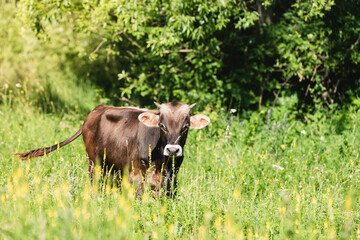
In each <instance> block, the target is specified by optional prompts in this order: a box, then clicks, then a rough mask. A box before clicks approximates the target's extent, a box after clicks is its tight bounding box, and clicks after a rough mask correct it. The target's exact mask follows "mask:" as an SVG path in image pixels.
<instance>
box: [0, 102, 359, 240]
mask: <svg viewBox="0 0 360 240" xmlns="http://www.w3.org/2000/svg"><path fill="white" fill-rule="evenodd" d="M287 110H288V109H286V108H281V107H278V108H271V109H270V108H269V110H267V111H265V109H264V110H262V111H259V112H255V113H252V114H251V115H250V116H249V117H247V118H245V117H233V119H232V122H231V124H230V123H229V119H230V117H231V114H226V113H223V112H222V111H221V110H217V111H209V112H208V115H209V116H210V118H211V120H212V123H211V124H210V125H209V126H208V127H207V129H203V130H199V131H196V130H192V131H191V133H190V135H189V137H188V141H187V145H186V148H185V160H184V163H183V165H182V167H181V170H180V173H179V187H178V195H177V197H176V199H175V200H171V199H167V198H166V197H161V198H158V199H154V198H152V197H150V194H149V192H145V193H144V195H143V197H142V199H141V200H140V199H136V198H135V197H134V192H135V189H134V188H133V186H131V185H130V184H129V183H128V181H127V179H126V178H125V179H124V180H123V184H122V186H121V189H117V188H111V187H110V186H106V187H104V190H99V189H98V185H96V184H93V185H92V184H91V183H90V180H89V177H88V173H87V163H86V157H85V151H84V146H83V143H82V139H77V140H76V141H74V142H73V143H71V144H69V145H67V146H65V147H63V148H61V149H60V150H59V151H55V152H53V153H51V154H49V155H48V156H45V157H39V158H35V159H31V160H30V161H20V160H19V159H17V158H16V157H15V156H13V155H11V153H13V152H19V151H20V152H21V151H25V150H30V149H33V148H37V147H41V146H47V145H50V144H54V143H57V142H59V141H61V140H63V139H66V138H67V137H69V136H70V135H71V134H73V133H74V132H75V131H77V129H78V128H79V127H80V126H81V120H79V119H81V117H83V116H81V117H80V116H76V113H70V114H63V116H62V117H59V116H57V114H56V113H54V114H45V113H42V112H38V111H37V110H36V109H35V108H33V107H29V106H26V105H17V106H12V107H10V106H6V105H4V106H1V108H0V121H1V122H2V127H1V134H0V142H1V144H0V146H1V150H0V153H1V155H0V157H1V161H0V201H1V208H0V236H1V238H2V239H101V238H106V239H110V238H117V239H189V238H190V239H209V238H217V239H242V238H246V239H286V238H289V239H356V238H359V237H360V225H359V224H360V221H359V220H360V211H359V208H358V206H359V192H360V191H359V190H360V169H359V139H360V132H359V127H358V124H359V122H360V112H359V111H358V110H356V109H355V108H352V109H350V110H349V111H347V112H344V113H343V115H342V116H341V117H340V116H339V115H336V114H335V115H330V114H329V115H328V116H327V117H319V116H324V115H323V114H321V115H320V114H319V115H317V114H314V115H309V116H308V122H304V121H301V120H297V119H295V118H293V117H292V115H291V113H290V111H287ZM74 115H75V116H74Z"/></svg>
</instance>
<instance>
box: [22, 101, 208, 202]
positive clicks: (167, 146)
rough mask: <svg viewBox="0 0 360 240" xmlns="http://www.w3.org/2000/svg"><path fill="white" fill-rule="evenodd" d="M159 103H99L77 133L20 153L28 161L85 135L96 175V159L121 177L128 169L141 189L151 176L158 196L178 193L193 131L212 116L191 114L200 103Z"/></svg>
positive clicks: (90, 163)
mask: <svg viewBox="0 0 360 240" xmlns="http://www.w3.org/2000/svg"><path fill="white" fill-rule="evenodd" d="M155 104H156V106H157V107H158V108H159V110H146V109H138V108H130V107H111V106H103V105H100V106H98V107H96V108H95V109H94V110H93V111H92V112H90V114H89V115H88V117H87V118H86V120H85V122H84V124H83V126H82V127H81V128H80V129H79V130H78V131H77V132H76V133H75V134H74V135H73V136H72V137H70V138H68V139H66V140H65V141H63V142H61V143H60V144H57V145H53V146H51V147H46V148H39V149H35V150H31V151H28V152H26V153H17V155H19V157H20V158H21V159H23V160H26V159H29V158H33V157H38V156H43V155H44V154H45V153H46V154H48V153H50V152H52V151H54V150H56V149H58V148H59V147H63V146H64V145H66V144H68V143H70V142H72V141H73V140H75V139H76V138H77V137H79V136H80V135H82V136H83V140H84V143H85V149H86V154H87V157H88V164H89V173H90V176H91V177H92V176H93V173H94V166H95V163H97V162H100V163H101V164H102V166H104V167H105V168H107V169H112V172H113V173H115V175H121V176H122V175H123V174H124V172H125V171H128V174H129V180H130V182H132V183H136V182H138V183H139V187H138V194H140V193H141V192H142V190H143V182H144V181H146V182H148V183H149V184H150V186H151V189H152V191H153V195H154V196H158V194H159V192H160V189H162V188H165V190H166V192H167V194H168V195H169V196H173V195H174V189H175V188H176V183H177V180H176V177H177V173H178V171H179V168H180V166H181V163H182V161H183V158H184V155H183V153H184V145H185V142H186V138H187V133H188V130H189V128H195V129H200V128H203V127H205V126H207V125H208V124H209V123H210V119H209V118H208V117H207V116H205V115H203V114H196V115H194V116H191V115H190V110H191V108H193V107H194V106H195V104H192V105H187V104H184V103H180V102H170V103H166V104H158V103H155ZM150 150H151V152H150ZM171 183H172V184H171Z"/></svg>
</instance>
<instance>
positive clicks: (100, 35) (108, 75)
mask: <svg viewBox="0 0 360 240" xmlns="http://www.w3.org/2000/svg"><path fill="white" fill-rule="evenodd" d="M359 7H360V6H359V2H358V1H335V0H316V1H268V0H267V1H240V2H239V1H232V0H226V1H212V2H208V1H187V0H186V1H180V0H176V1H152V0H150V1H129V0H126V1H105V2H99V1H85V2H83V1H60V0H55V1H54V0H51V1H48V0H44V1H30V0H23V1H20V4H19V6H18V10H19V15H20V16H21V17H22V19H23V20H24V21H25V22H26V23H28V24H29V25H30V26H31V27H32V28H33V29H34V30H35V31H36V32H37V34H38V36H39V37H40V38H46V39H47V38H48V37H50V38H53V37H55V36H56V33H53V32H51V29H52V27H53V23H54V22H58V23H59V24H63V25H64V24H65V26H64V27H66V28H72V27H73V28H75V29H76V30H77V31H78V32H79V33H81V34H87V36H88V38H89V40H90V41H91V42H92V43H91V44H89V45H88V46H87V47H88V48H87V50H86V51H85V52H86V54H87V56H88V57H89V60H90V61H95V62H96V64H94V62H93V63H91V62H90V63H89V62H86V61H88V60H87V59H86V58H83V59H79V60H80V61H79V62H80V63H81V62H82V61H85V62H86V63H84V62H83V63H81V64H84V65H85V66H88V67H89V70H88V76H89V78H90V79H91V81H92V82H93V83H94V84H96V85H98V86H99V87H100V88H102V89H104V90H105V92H104V93H105V95H106V97H107V98H110V99H112V100H114V98H116V97H117V98H119V97H127V98H130V99H132V100H133V101H135V102H137V103H139V104H140V105H142V106H144V105H149V104H150V103H151V102H152V100H157V101H160V102H165V101H169V100H174V99H177V100H180V101H187V102H198V103H199V105H200V107H205V106H206V105H207V104H209V103H211V104H213V105H214V106H216V107H219V106H221V105H223V106H224V105H225V106H228V107H235V108H246V109H248V108H249V107H252V108H253V107H260V106H262V105H263V104H264V103H270V104H271V103H273V105H274V104H275V103H276V101H277V98H278V96H279V94H280V93H281V94H283V95H288V96H290V95H293V94H294V93H296V94H297V95H298V97H299V100H300V102H299V105H302V104H304V103H305V104H309V103H314V102H318V103H321V104H323V105H327V106H328V107H329V108H331V107H332V105H333V104H334V103H337V102H344V101H345V102H346V99H347V97H348V96H357V94H358V91H359V76H360V75H359V68H357V67H356V66H357V64H358V63H359V61H360V60H359V59H360V58H359V56H360V53H359V47H358V46H359V45H358V44H359V34H360V25H359V23H360V16H359V13H358V11H357V9H358V8H359ZM95 43H96V44H95ZM77 63H78V61H77V62H76V63H75V64H77ZM94 65H95V66H96V67H94ZM114 96H115V97H114ZM310 106H311V104H310Z"/></svg>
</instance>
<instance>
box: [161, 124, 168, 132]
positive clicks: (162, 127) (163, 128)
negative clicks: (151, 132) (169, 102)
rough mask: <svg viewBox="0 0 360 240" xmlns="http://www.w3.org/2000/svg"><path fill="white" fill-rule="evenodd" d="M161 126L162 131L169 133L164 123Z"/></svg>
mask: <svg viewBox="0 0 360 240" xmlns="http://www.w3.org/2000/svg"><path fill="white" fill-rule="evenodd" d="M159 126H160V128H161V130H163V131H164V132H166V131H167V129H166V127H165V125H164V124H163V123H160V124H159Z"/></svg>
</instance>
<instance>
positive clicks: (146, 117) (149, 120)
mask: <svg viewBox="0 0 360 240" xmlns="http://www.w3.org/2000/svg"><path fill="white" fill-rule="evenodd" d="M138 119H139V121H140V122H142V123H143V124H145V125H146V126H148V127H157V126H158V125H159V115H156V114H154V113H152V112H143V113H142V114H140V115H139V117H138Z"/></svg>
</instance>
